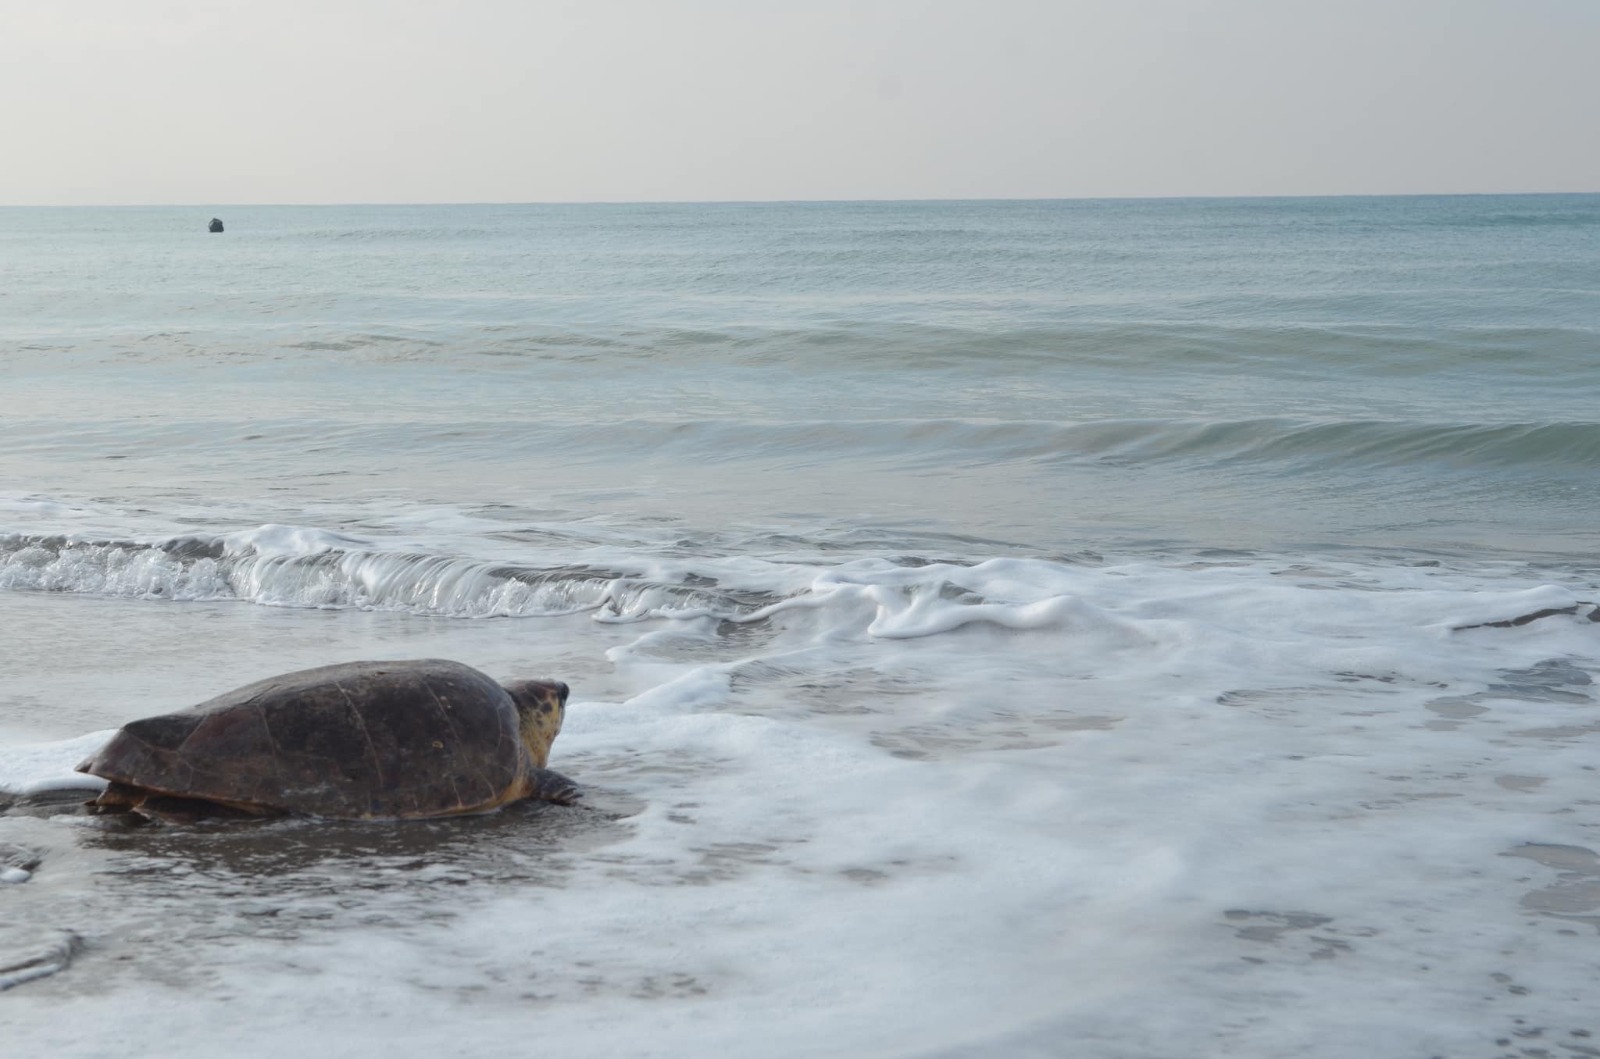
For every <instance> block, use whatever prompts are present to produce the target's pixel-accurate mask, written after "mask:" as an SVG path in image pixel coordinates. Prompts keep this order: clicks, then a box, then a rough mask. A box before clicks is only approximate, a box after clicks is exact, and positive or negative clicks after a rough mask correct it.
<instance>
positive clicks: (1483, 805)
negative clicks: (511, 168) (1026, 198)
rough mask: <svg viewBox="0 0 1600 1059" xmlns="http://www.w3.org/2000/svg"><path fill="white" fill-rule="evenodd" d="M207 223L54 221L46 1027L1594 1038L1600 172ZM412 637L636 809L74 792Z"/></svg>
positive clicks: (150, 1043) (21, 296) (28, 965)
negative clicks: (366, 812) (552, 681)
mask: <svg viewBox="0 0 1600 1059" xmlns="http://www.w3.org/2000/svg"><path fill="white" fill-rule="evenodd" d="M191 212H194V211H181V210H104V211H94V210H7V211H0V233H3V234H4V240H3V242H0V272H3V274H4V276H5V279H6V282H5V284H4V288H5V295H4V298H3V299H0V354H3V355H4V357H5V361H4V363H5V365H6V390H5V397H4V418H3V420H0V627H3V628H4V629H5V630H6V639H5V642H4V646H3V647H0V792H10V793H0V803H9V804H8V805H7V807H6V808H5V809H3V810H0V869H3V870H9V871H10V872H11V873H12V874H11V876H10V877H12V878H15V877H16V876H17V875H18V873H20V874H22V875H24V876H25V878H21V879H20V880H19V881H13V882H8V883H0V909H3V912H4V915H3V917H0V922H3V924H4V925H3V926H0V984H6V982H7V979H6V975H7V973H8V970H7V969H8V968H20V969H21V971H11V972H10V973H11V974H12V976H13V977H18V976H19V975H21V974H22V973H24V972H26V973H27V974H28V975H30V977H28V980H26V981H18V982H17V983H16V984H15V986H14V988H10V989H6V990H4V991H0V1033H3V1034H4V1037H5V1039H6V1040H8V1041H16V1042H20V1043H19V1047H22V1049H23V1051H26V1052H27V1053H28V1054H60V1055H71V1056H80V1055H81V1056H95V1055H101V1054H105V1055H111V1054H117V1055H127V1054H130V1053H132V1054H153V1053H155V1052H156V1051H158V1050H159V1051H162V1052H164V1053H171V1052H174V1051H176V1052H177V1053H179V1054H196V1055H198V1054H215V1053H217V1052H219V1051H222V1052H227V1053H228V1054H247V1055H253V1054H260V1055H267V1054H273V1055H277V1054H281V1053H282V1052H283V1051H284V1050H285V1049H288V1048H295V1047H300V1048H304V1049H306V1050H308V1051H314V1052H315V1053H317V1054H326V1055H335V1056H338V1055H350V1056H356V1055H366V1054H371V1052H372V1051H373V1050H374V1048H375V1047H377V1046H378V1045H379V1044H381V1047H382V1050H384V1051H386V1052H389V1053H392V1054H398V1055H424V1054H434V1053H437V1052H439V1051H440V1050H444V1051H449V1052H456V1051H462V1050H466V1051H472V1052H480V1051H483V1052H487V1051H490V1050H494V1049H500V1048H504V1047H507V1046H512V1045H516V1044H526V1043H527V1042H529V1041H537V1042H538V1045H539V1047H541V1048H553V1049H560V1050H567V1051H572V1052H575V1053H577V1054H585V1055H619V1056H623V1055H627V1056H632V1055H655V1054H659V1055H675V1054H682V1053H683V1052H684V1051H686V1050H688V1049H689V1048H695V1049H697V1050H699V1049H712V1050H720V1051H725V1052H727V1053H729V1054H740V1053H750V1052H757V1051H758V1052H760V1053H761V1054H768V1055H796V1056H799V1055H812V1054H818V1053H819V1052H823V1051H826V1052H829V1053H833V1054H849V1055H885V1056H891V1055H892V1056H913V1055H914V1056H966V1055H983V1054H998V1053H1005V1054H1012V1055H1024V1056H1026V1055H1041V1056H1042V1055H1066V1054H1072V1055H1095V1056H1127V1057H1135V1056H1138V1057H1145V1056H1154V1055H1172V1056H1180V1055H1181V1056H1192V1055H1221V1054H1228V1055H1238V1056H1262V1057H1267V1056H1271V1057H1278V1056H1289V1055H1303V1056H1318V1057H1323V1056H1327V1057H1335V1056H1337V1057H1344V1056H1358V1055H1359V1056H1365V1055H1374V1054H1408V1055H1409V1054H1417V1055H1430V1054H1447V1055H1457V1054H1471V1055H1477V1054H1483V1055H1493V1054H1511V1055H1518V1054H1537V1051H1536V1049H1539V1048H1543V1049H1546V1050H1547V1051H1548V1052H1549V1054H1574V1055H1582V1054H1587V1053H1586V1052H1584V1051H1583V1050H1582V1049H1584V1048H1589V1047H1594V1048H1597V1049H1600V1045H1596V1044H1594V1043H1593V1042H1594V1039H1595V1038H1594V1036H1593V1035H1594V1034H1597V1033H1600V1025H1596V1024H1595V1023H1596V1020H1595V1018H1594V1016H1593V1012H1594V1010H1596V1006H1595V998H1596V995H1597V993H1596V984H1597V982H1600V961H1597V957H1596V955H1595V953H1596V949H1595V932H1596V931H1597V930H1600V890H1597V883H1596V881H1595V880H1596V879H1597V878H1600V873H1597V870H1596V868H1595V863H1597V861H1596V858H1597V856H1600V854H1597V852H1596V851H1600V818H1597V817H1596V814H1595V812H1594V807H1595V805H1596V804H1597V802H1596V800H1595V797H1594V794H1593V788H1594V782H1595V779H1594V777H1595V772H1596V769H1597V768H1600V754H1597V750H1596V747H1597V746H1600V743H1597V740H1600V710H1597V708H1596V705H1597V698H1600V696H1597V693H1596V691H1595V684H1594V676H1593V674H1594V673H1595V672H1596V671H1597V670H1600V623H1596V622H1594V621H1592V620H1590V618H1589V616H1588V615H1589V613H1590V610H1589V606H1588V604H1590V603H1592V602H1595V601H1600V564H1597V563H1596V562H1595V561H1594V559H1593V552H1594V548H1593V545H1594V540H1595V536H1594V534H1595V530H1594V527H1595V525H1596V519H1595V515H1596V513H1597V512H1596V506H1595V496H1596V490H1595V487H1596V485H1597V482H1596V477H1595V470H1594V467H1595V461H1594V459H1593V458H1592V457H1593V456H1594V455H1596V451H1595V450H1596V449H1597V446H1600V440H1597V439H1600V422H1597V421H1596V420H1595V418H1594V415H1593V408H1594V407H1595V406H1596V405H1595V399H1596V396H1597V393H1600V386H1597V378H1596V373H1595V367H1594V360H1593V356H1592V354H1593V351H1594V348H1595V338H1596V334H1597V332H1600V290H1597V289H1596V288H1595V284H1594V277H1595V276H1596V275H1600V268H1597V266H1600V198H1596V197H1592V196H1551V197H1526V198H1474V199H1395V200H1295V201H1258V202H1182V203H1180V202H1173V203H1015V204H1008V203H979V204H888V205H853V204H839V205H828V206H824V205H800V206H766V207H761V206H751V207H743V206H729V207H674V206H659V207H654V206H641V207H583V208H579V207H449V208H446V207H426V208H423V207H418V208H409V209H406V208H325V209H301V208H293V209H290V208H284V209H254V208H252V209H248V210H247V209H239V210H231V211H225V212H224V211H220V210H207V211H199V213H196V214H195V216H196V217H199V220H198V221H196V220H195V219H194V218H193V217H191V216H190V215H189V214H190V213H191ZM213 212H215V213H219V214H220V215H222V216H224V217H225V219H226V220H227V222H228V232H227V233H225V234H224V235H222V236H208V235H206V234H205V233H204V231H203V225H204V221H205V219H206V218H208V217H209V216H210V215H211V213H213ZM200 213H204V216H200ZM197 233H198V234H197ZM1541 610H1570V613H1558V614H1552V615H1550V616H1548V617H1544V618H1540V619H1538V620H1536V621H1530V622H1528V623H1526V624H1523V625H1519V626H1511V627H1483V628H1464V627H1465V626H1472V625H1478V624H1481V623H1486V622H1503V621H1505V620H1507V619H1511V618H1515V617H1518V616H1520V615H1527V614H1532V613H1534V612H1537V611H1541ZM363 657H370V658H398V657H451V658H459V659H461V660H463V661H466V662H468V663H470V664H473V665H476V666H479V667H480V668H483V669H484V670H485V671H487V672H490V673H492V674H493V675H495V676H497V677H500V678H507V679H509V678H513V677H530V676H541V675H550V676H555V677H559V678H560V679H563V680H566V681H567V682H568V683H570V684H571V685H572V687H573V689H574V690H573V701H572V703H571V705H570V707H569V716H568V723H567V727H566V730H565V731H564V732H563V734H562V735H561V737H560V739H559V740H558V741H557V742H556V744H555V750H554V754H553V756H552V761H551V764H552V766H553V767H556V768H558V769H560V770H561V771H563V772H565V773H567V774H569V775H572V776H573V777H574V778H576V779H577V780H579V781H580V782H581V783H583V784H584V785H585V787H586V788H587V790H588V792H589V795H588V799H587V803H586V805H585V806H584V807H582V808H571V809H568V808H561V807H554V806H533V807H518V808H515V809H512V810H508V811H506V812H503V813H501V814H497V815H494V816H490V817H484V818H476V819H470V820H454V821H447V822H435V823H424V824H413V825H404V826H395V825H372V824H359V825H358V824H328V823H315V822H309V821H279V822H273V823H266V824H237V823H235V824H208V825H198V826H192V827H170V826H169V827H155V828H142V829H130V828H127V827H125V826H123V825H121V824H120V823H118V822H117V821H115V820H110V819H107V818H92V817H88V816H84V815H82V814H81V813H79V812H77V811H76V808H75V806H74V805H73V801H74V799H76V798H79V797H81V796H82V793H81V792H79V793H73V792H71V791H63V790H60V789H59V788H61V787H63V786H64V785H70V784H72V783H74V782H81V781H82V777H80V776H77V774H75V773H73V772H72V771H71V767H72V765H74V764H75V763H76V762H77V761H78V760H80V759H81V758H82V757H83V756H85V754H86V753H87V752H88V751H89V749H92V747H93V746H94V745H96V743H97V741H98V740H99V739H101V738H104V736H103V734H96V733H105V732H106V731H107V730H109V729H112V728H115V727H116V726H117V725H119V724H121V723H123V722H125V721H128V720H130V719H133V718H135V717H139V716H144V715H146V714H150V713H156V712H162V711H166V710H170V709H177V708H181V707H183V706H185V705H188V704H190V703H193V702H197V701H200V700H202V699H205V698H208V697H210V696H212V695H214V694H217V693H219V692H221V691H224V690H227V689H228V688H230V687H233V686H236V685H238V684H242V683H245V682H247V681H250V680H254V679H257V678H259V677H262V676H265V675H268V674H271V673H274V672H280V671H284V670H289V669H294V668H301V667H306V666H312V665H318V664H323V663H326V662H331V661H339V660H346V659H353V658H363ZM74 777H76V779H74ZM8 851H10V852H8ZM23 865H27V867H23ZM41 968H46V969H49V970H50V971H51V972H52V973H49V974H43V973H41V974H40V975H39V976H37V977H31V975H32V973H33V971H37V970H39V969H41Z"/></svg>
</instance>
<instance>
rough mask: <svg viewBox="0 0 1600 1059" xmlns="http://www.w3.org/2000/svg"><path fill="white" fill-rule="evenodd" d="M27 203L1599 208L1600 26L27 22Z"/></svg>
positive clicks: (575, 9)
mask: <svg viewBox="0 0 1600 1059" xmlns="http://www.w3.org/2000/svg"><path fill="white" fill-rule="evenodd" d="M0 99H3V100H4V103H0V203H4V204H14V205H42V204H77V203H86V204H87V203H93V204H123V203H140V204H162V203H181V204H213V203H215V204H233V203H317V202H340V203H346V202H587V201H707V200H709V201H729V200H793V199H946V198H1080V197H1143V196H1189V195H1319V194H1412V193H1477V192H1556V191H1600V0H1382V2H1378V0H1317V2H1303V0H1211V2H1207V0H1189V2H1177V0H803V2H802V0H792V2H783V3H779V2H770V0H571V2H569V0H271V2H260V0H215V2H202V0H193V2H189V3H169V2H164V0H70V2H61V3H48V2H45V0H0Z"/></svg>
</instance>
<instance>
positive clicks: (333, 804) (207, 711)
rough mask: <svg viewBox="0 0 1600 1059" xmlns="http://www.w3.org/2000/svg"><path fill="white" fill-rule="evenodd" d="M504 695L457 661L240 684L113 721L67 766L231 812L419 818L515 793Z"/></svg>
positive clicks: (517, 784) (515, 735) (522, 767)
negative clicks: (104, 737)
mask: <svg viewBox="0 0 1600 1059" xmlns="http://www.w3.org/2000/svg"><path fill="white" fill-rule="evenodd" d="M529 767H530V766H529V761H528V752H527V750H526V748H525V747H524V746H523V744H522V740H521V738H520V736H519V731H518V723H517V710H516V706H515V704H514V703H513V702H512V699H511V696H510V694H509V693H507V692H506V690H505V689H504V688H502V687H501V686H500V685H499V684H497V683H496V682H495V681H494V680H493V679H491V678H490V677H489V676H487V675H486V674H484V673H481V672H479V671H478V670H476V669H473V668H472V667H471V666H466V665H462V664H461V663H459V662H449V661H444V660H440V659H426V660H421V661H406V662H346V663H342V664H340V665H331V666H321V667H318V668H316V669H306V670H302V671H300V672H297V673H286V674H284V675H283V676H278V677H271V678H269V679H267V680H261V681H257V682H256V683H254V684H247V685H245V686H244V687H242V688H238V689H236V690H234V691H230V692H228V693H226V694H224V695H219V696H217V697H216V698H214V699H211V700H209V701H207V702H202V703H201V704H200V705H198V706H196V707H194V708H193V709H191V710H186V711H183V712H181V713H169V714H164V715H162V716H159V717H147V718H144V719H143V720H138V721H133V722H132V723H130V724H128V725H125V726H124V727H123V728H122V729H121V730H120V731H118V732H117V734H116V735H114V736H113V737H112V738H111V741H110V742H109V743H107V744H106V745H105V746H104V747H103V748H102V749H101V750H100V752H99V753H97V754H95V755H94V756H93V757H92V758H90V759H89V760H88V761H85V762H84V763H83V764H82V765H79V766H78V768H79V770H80V771H82V772H89V773H92V774H94V775H96V776H101V777H104V778H105V779H108V780H111V781H112V782H113V783H119V784H125V785H128V786H132V787H137V788H142V789H145V790H149V791H155V792H158V793H160V794H165V795H174V796H177V797H180V798H193V799H200V800H204V801H215V802H221V803H224V804H231V805H235V806H238V807H242V808H260V809H264V810H280V811H287V812H291V813H306V814H310V815H314V816H332V817H425V816H445V815H450V814H454V813H470V812H477V811H483V810H487V809H491V808H493V807H494V806H496V805H499V804H501V803H502V802H505V801H507V800H509V799H511V798H515V797H518V796H519V795H520V793H521V786H522V784H523V781H524V780H525V779H526V777H527V775H528V770H529Z"/></svg>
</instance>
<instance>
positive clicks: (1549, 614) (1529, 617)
mask: <svg viewBox="0 0 1600 1059" xmlns="http://www.w3.org/2000/svg"><path fill="white" fill-rule="evenodd" d="M1585 607H1588V608H1589V609H1588V610H1584V609H1583V608H1585ZM1558 614H1575V615H1577V616H1578V617H1581V618H1587V619H1588V620H1589V621H1593V622H1600V604H1595V603H1590V602H1589V601H1588V600H1579V601H1578V602H1577V603H1574V604H1573V605H1572V606H1570V607H1546V608H1545V609H1544V610H1536V611H1534V612H1533V613H1532V614H1521V615H1518V616H1517V617H1515V618H1506V619H1505V620H1504V621H1480V622H1478V623H1477V624H1476V625H1457V626H1456V627H1455V628H1454V629H1452V630H1451V632H1463V631H1465V630H1467V629H1514V628H1516V627H1517V626H1519V625H1528V624H1530V623H1532V622H1536V621H1538V620H1539V619H1541V618H1553V617H1555V616H1556V615H1558Z"/></svg>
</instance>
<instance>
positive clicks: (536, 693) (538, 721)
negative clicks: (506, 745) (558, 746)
mask: <svg viewBox="0 0 1600 1059" xmlns="http://www.w3.org/2000/svg"><path fill="white" fill-rule="evenodd" d="M505 689H506V691H507V692H508V693H509V694H510V695H511V701H512V702H514V703H516V704H517V718H518V722H519V726H520V727H521V729H522V742H523V745H525V746H526V747H527V748H528V756H529V757H530V758H532V759H533V763H534V765H535V766H536V767H538V768H544V767H545V764H546V763H547V762H548V761H549V760H550V744H551V743H553V742H555V740H556V736H557V735H558V734H559V733H560V732H561V721H562V719H563V718H564V717H566V715H567V686H566V685H565V684H563V683H561V681H559V680H514V681H512V682H511V683H509V684H507V685H505Z"/></svg>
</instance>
